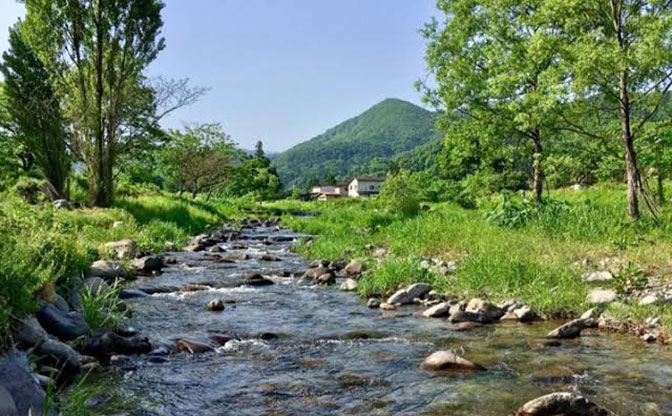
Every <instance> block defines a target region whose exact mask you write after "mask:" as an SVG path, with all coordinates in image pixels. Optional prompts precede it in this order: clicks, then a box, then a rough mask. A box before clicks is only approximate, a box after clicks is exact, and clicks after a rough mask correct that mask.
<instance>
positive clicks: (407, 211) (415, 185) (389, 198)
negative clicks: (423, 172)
mask: <svg viewBox="0 0 672 416" xmlns="http://www.w3.org/2000/svg"><path fill="white" fill-rule="evenodd" d="M421 186H422V184H420V183H419V182H418V181H417V179H416V178H415V177H413V175H412V174H411V173H410V172H408V171H406V170H400V171H399V172H397V173H396V174H394V175H388V177H387V180H386V181H385V185H384V186H383V190H382V192H381V199H382V201H383V202H384V203H385V205H386V207H387V208H388V209H389V210H390V211H392V212H395V213H399V214H402V215H406V216H411V215H416V214H417V213H418V212H419V211H420V199H421V196H422V195H421Z"/></svg>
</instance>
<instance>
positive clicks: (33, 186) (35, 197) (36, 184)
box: [12, 177, 46, 205]
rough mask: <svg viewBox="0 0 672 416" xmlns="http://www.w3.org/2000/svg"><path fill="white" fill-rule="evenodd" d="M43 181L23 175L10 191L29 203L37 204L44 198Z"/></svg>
mask: <svg viewBox="0 0 672 416" xmlns="http://www.w3.org/2000/svg"><path fill="white" fill-rule="evenodd" d="M43 187H44V181H41V180H39V179H35V178H27V177H23V178H21V179H19V181H18V182H17V183H16V184H15V185H14V186H13V187H12V192H13V193H14V194H15V195H17V196H18V197H20V198H21V200H23V201H24V202H27V203H29V204H33V205H35V204H37V203H38V202H42V201H44V200H45V197H46V195H45V194H44V191H43Z"/></svg>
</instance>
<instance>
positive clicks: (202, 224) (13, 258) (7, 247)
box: [0, 193, 242, 345]
mask: <svg viewBox="0 0 672 416" xmlns="http://www.w3.org/2000/svg"><path fill="white" fill-rule="evenodd" d="M241 207H242V205H241V204H239V203H233V202H227V201H212V202H209V203H205V202H202V201H199V200H191V199H181V198H177V197H175V196H173V195H169V194H162V193H154V194H146V195H142V196H138V197H133V198H125V199H120V200H119V201H118V202H117V203H116V204H115V207H114V208H111V209H75V210H63V209H62V210H57V209H54V208H52V207H51V205H49V204H44V205H29V204H26V203H24V202H21V201H19V200H11V199H10V200H5V201H4V202H3V203H2V204H0V235H2V239H0V333H5V329H6V328H7V325H8V324H9V322H10V320H11V318H12V317H21V316H23V315H25V314H27V313H30V312H31V311H33V310H34V308H35V307H36V303H37V300H38V299H39V297H40V291H41V290H43V289H44V288H45V287H50V286H52V287H56V290H57V291H58V290H60V287H61V286H63V285H65V284H66V283H67V282H68V279H70V278H71V277H72V276H75V275H77V274H78V273H80V272H81V271H83V270H85V269H86V268H87V267H88V266H89V265H90V264H91V262H92V261H94V260H96V259H98V258H101V257H102V258H105V257H106V256H108V255H109V253H106V252H105V249H104V243H106V242H109V241H116V240H120V239H124V238H130V239H132V240H134V241H136V243H137V244H138V246H139V248H140V249H142V250H151V251H158V250H163V249H164V248H165V247H166V245H167V244H174V245H175V246H176V247H182V245H183V244H184V242H185V241H186V239H187V238H189V237H190V236H192V235H194V234H197V233H200V232H202V231H204V230H206V229H208V228H210V227H212V226H215V225H221V224H222V223H223V222H224V221H225V220H226V219H230V218H234V217H239V216H241V215H242V214H241V211H240V208H241ZM2 341H3V340H2V339H0V345H2V344H3V343H2Z"/></svg>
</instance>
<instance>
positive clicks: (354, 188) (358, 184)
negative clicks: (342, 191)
mask: <svg viewBox="0 0 672 416" xmlns="http://www.w3.org/2000/svg"><path fill="white" fill-rule="evenodd" d="M384 183H385V178H381V177H369V176H356V177H354V178H352V180H351V181H350V183H349V184H348V196H349V197H351V198H357V197H360V196H372V195H378V194H379V193H380V189H381V188H382V186H383V184H384Z"/></svg>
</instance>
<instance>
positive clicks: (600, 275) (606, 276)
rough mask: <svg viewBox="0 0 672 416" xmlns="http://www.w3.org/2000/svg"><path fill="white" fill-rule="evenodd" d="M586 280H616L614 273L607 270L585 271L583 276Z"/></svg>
mask: <svg viewBox="0 0 672 416" xmlns="http://www.w3.org/2000/svg"><path fill="white" fill-rule="evenodd" d="M581 278H582V279H583V281H584V282H589V283H590V282H608V281H610V280H614V275H613V274H611V272H608V271H606V270H601V271H597V272H589V273H585V274H584V275H583V276H581Z"/></svg>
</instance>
